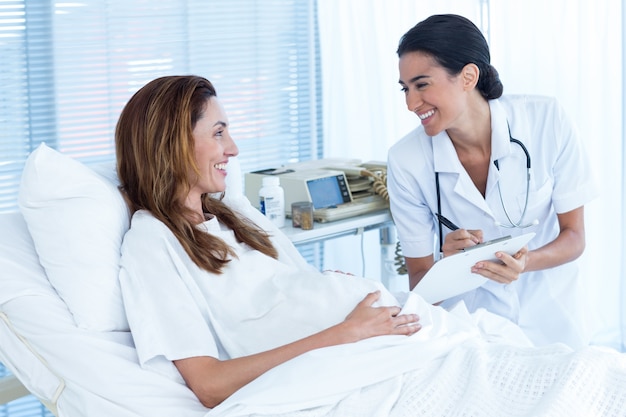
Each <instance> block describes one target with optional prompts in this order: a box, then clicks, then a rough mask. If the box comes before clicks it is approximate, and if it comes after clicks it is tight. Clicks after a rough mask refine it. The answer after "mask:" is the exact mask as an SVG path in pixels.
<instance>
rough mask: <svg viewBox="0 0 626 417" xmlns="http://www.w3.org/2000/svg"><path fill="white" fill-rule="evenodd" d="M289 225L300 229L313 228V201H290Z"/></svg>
mask: <svg viewBox="0 0 626 417" xmlns="http://www.w3.org/2000/svg"><path fill="white" fill-rule="evenodd" d="M291 225H292V226H293V227H300V228H302V230H311V229H313V203H311V202H309V201H298V202H295V203H291Z"/></svg>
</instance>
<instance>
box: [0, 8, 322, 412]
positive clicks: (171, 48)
mask: <svg viewBox="0 0 626 417" xmlns="http://www.w3.org/2000/svg"><path fill="white" fill-rule="evenodd" d="M319 66H320V63H319V46H318V40H317V28H316V16H315V2H314V1H313V0H274V1H271V2H269V1H263V0H229V1H228V2H226V1H219V0H170V1H167V2H154V1H150V0H106V1H102V0H97V1H90V0H83V1H80V0H79V1H74V2H56V1H30V0H29V1H26V0H22V1H15V0H0V85H2V88H1V89H0V212H7V211H13V210H17V195H18V188H19V181H20V173H21V171H22V169H23V166H24V162H25V160H26V158H27V157H28V154H29V153H30V152H31V151H32V150H33V149H34V148H36V147H37V146H38V145H39V144H40V143H41V142H46V144H47V145H48V146H51V147H53V148H56V149H58V150H59V151H61V152H63V153H65V154H67V155H70V156H72V157H74V158H76V159H78V160H80V161H81V162H83V163H85V164H88V165H89V164H95V163H101V162H106V161H111V160H113V159H114V158H115V147H114V140H113V134H114V130H115V124H116V122H117V118H118V115H119V113H120V111H121V110H122V108H123V106H124V104H125V103H126V101H127V100H128V99H129V98H130V97H131V95H132V94H133V93H134V92H135V91H137V89H139V88H140V87H141V86H143V85H144V84H146V83H147V82H148V81H150V80H152V79H154V78H157V77H159V76H163V75H173V74H196V75H201V76H204V77H206V78H208V79H209V80H211V82H213V83H214V84H215V87H216V89H217V92H218V96H219V97H220V100H221V102H222V104H223V105H224V107H225V109H226V112H227V114H228V116H229V119H230V123H231V134H232V135H233V137H234V138H235V140H236V141H237V144H238V146H239V148H240V155H241V156H240V160H241V167H242V170H244V171H251V170H255V169H261V168H268V167H277V166H280V165H282V164H284V163H287V162H297V161H299V160H307V159H317V158H320V157H321V156H322V146H321V143H322V142H321V131H322V130H321V117H320V114H321V100H320V95H321V86H320V82H319V81H320V71H319ZM302 252H303V255H305V256H307V253H310V254H311V255H315V254H318V255H319V251H318V250H317V249H316V247H310V248H302ZM318 262H319V261H318ZM1 372H5V371H4V370H3V369H2V366H1V365H0V373H1ZM24 404H25V405H24ZM44 415H46V416H47V415H50V414H49V413H47V412H45V410H44V409H43V407H42V406H41V405H40V404H39V403H38V402H36V401H35V400H34V399H30V400H27V401H26V402H24V400H18V401H15V402H13V403H11V404H9V405H7V406H0V416H7V417H18V416H19V417H27V416H44Z"/></svg>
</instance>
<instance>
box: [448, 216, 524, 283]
mask: <svg viewBox="0 0 626 417" xmlns="http://www.w3.org/2000/svg"><path fill="white" fill-rule="evenodd" d="M437 218H438V219H439V221H440V222H441V224H442V225H444V226H446V227H447V228H448V229H450V230H451V232H450V233H448V234H446V236H445V238H444V241H443V245H442V247H441V249H442V252H443V256H444V257H445V256H451V255H454V254H456V253H458V252H459V251H462V250H464V249H465V248H469V247H472V246H476V245H478V244H479V243H482V242H483V231H482V230H480V229H476V230H469V229H461V228H460V227H459V226H457V225H456V224H454V223H452V222H451V221H450V220H449V219H447V218H446V217H444V216H442V215H440V214H437ZM495 255H496V257H497V258H498V260H499V261H498V262H493V261H487V260H485V261H480V262H477V263H476V264H475V265H474V266H473V267H472V272H473V273H475V274H480V275H482V276H484V277H485V278H489V279H491V280H493V281H496V282H499V283H501V284H510V283H511V282H513V281H516V280H517V279H518V278H519V276H520V274H521V273H522V272H524V268H525V267H526V264H527V260H528V246H524V247H523V248H522V249H520V250H519V251H517V252H516V253H515V254H513V255H509V254H508V253H506V252H496V254H495Z"/></svg>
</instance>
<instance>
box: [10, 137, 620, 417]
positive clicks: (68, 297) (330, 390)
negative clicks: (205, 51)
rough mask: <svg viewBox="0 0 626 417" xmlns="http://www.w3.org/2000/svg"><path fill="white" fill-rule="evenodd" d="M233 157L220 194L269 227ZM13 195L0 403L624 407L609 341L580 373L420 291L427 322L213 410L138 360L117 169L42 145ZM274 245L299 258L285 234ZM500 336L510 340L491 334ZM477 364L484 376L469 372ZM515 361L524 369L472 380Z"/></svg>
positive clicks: (425, 411)
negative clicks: (125, 278) (122, 269)
mask: <svg viewBox="0 0 626 417" xmlns="http://www.w3.org/2000/svg"><path fill="white" fill-rule="evenodd" d="M229 166H230V168H229V173H230V175H229V176H228V186H227V193H226V197H225V201H226V202H227V204H229V205H231V207H233V208H235V209H236V210H239V211H241V212H242V213H243V214H245V215H247V216H249V217H251V218H252V219H253V220H254V221H256V222H257V223H259V224H260V225H261V226H262V227H264V228H266V229H268V230H270V232H272V233H274V232H276V229H275V228H274V226H273V225H272V223H271V222H269V221H268V220H267V219H265V218H264V217H263V216H262V215H261V214H260V213H259V212H258V210H255V209H254V208H253V207H252V206H251V205H250V203H249V202H248V201H247V199H245V197H244V196H243V192H242V191H241V175H240V173H239V166H238V163H237V160H236V159H231V163H230V164H229ZM20 206H21V208H22V210H21V212H13V213H7V214H1V215H0V341H1V343H0V362H2V363H3V364H4V365H5V366H6V367H7V368H8V369H9V370H10V371H11V372H12V373H13V374H14V376H10V377H5V378H2V379H1V380H0V403H6V402H8V401H10V400H13V399H15V398H19V397H21V396H23V395H25V394H27V393H32V394H33V395H34V396H35V397H37V398H38V399H39V400H40V401H41V402H42V403H43V404H44V405H45V406H46V407H47V408H48V409H49V410H50V411H51V412H52V413H53V414H54V415H56V416H58V417H79V416H90V417H94V416H95V417H99V416H103V417H104V416H116V417H139V416H151V417H159V416H164V417H165V416H167V417H170V416H177V417H187V416H188V417H194V416H198V417H199V416H249V415H255V416H256V415H259V416H261V415H265V416H278V415H281V416H283V415H284V416H291V417H295V416H300V417H302V416H326V415H331V414H332V415H338V416H342V415H345V416H352V415H360V416H384V415H394V416H395V415H397V416H410V415H415V414H414V410H416V409H418V406H419V410H420V415H425V416H445V415H460V414H458V413H459V412H460V410H465V413H464V414H463V415H468V416H470V415H476V416H479V415H480V416H496V415H497V416H501V415H502V414H501V413H502V410H503V409H506V410H507V411H510V413H509V415H527V416H540V415H568V416H576V415H580V416H583V415H601V416H616V417H617V416H620V415H621V416H624V415H626V412H625V413H622V412H623V411H624V410H626V358H624V357H623V356H622V355H619V354H618V353H617V352H606V353H605V354H603V353H598V352H597V351H596V350H592V351H589V352H587V351H585V352H583V353H584V355H583V356H580V357H578V356H577V359H578V361H577V363H578V368H580V369H581V370H582V371H584V372H582V371H581V372H582V373H581V374H580V375H578V374H576V373H574V374H572V375H569V374H567V372H566V370H567V369H569V368H568V366H569V365H570V362H571V361H570V360H569V359H568V358H569V356H568V355H573V353H572V352H571V351H570V350H569V349H568V348H566V347H564V346H560V345H557V346H551V347H547V348H545V349H542V350H540V351H537V350H534V349H531V348H530V347H528V345H527V344H525V343H524V340H523V338H522V337H519V339H516V338H517V337H518V336H519V335H518V334H517V333H515V330H514V329H513V328H510V327H507V326H505V325H504V324H503V322H500V321H497V320H496V321H489V320H483V319H481V318H480V317H477V315H472V316H471V320H470V321H468V320H466V318H467V317H469V316H468V315H467V314H468V313H467V312H464V311H462V308H461V309H460V310H459V311H453V314H449V313H447V312H445V313H444V312H443V310H442V309H440V308H438V307H432V306H427V307H428V308H426V307H424V306H423V305H422V304H420V301H419V299H418V300H417V301H416V300H415V299H412V300H413V302H414V303H417V304H415V305H414V306H413V308H416V309H418V310H419V309H420V308H421V311H420V313H421V315H422V317H421V320H422V324H423V326H424V327H423V329H422V331H420V332H418V333H417V334H416V335H414V336H412V337H411V338H404V337H403V336H398V338H403V339H402V341H401V340H400V339H394V337H393V336H390V337H388V338H392V339H388V338H385V339H383V338H373V339H368V340H366V341H365V342H364V343H358V344H350V345H349V346H346V345H341V346H336V347H332V348H325V349H320V350H317V351H312V352H309V353H308V354H305V355H301V356H300V357H298V358H295V359H294V360H292V361H289V362H287V363H286V364H283V365H281V366H279V367H277V368H275V369H273V370H271V371H269V372H267V373H266V374H264V375H262V376H261V377H260V378H258V379H257V380H255V381H253V382H252V383H250V384H248V385H247V386H245V387H244V388H243V389H241V390H240V391H239V392H237V393H235V394H234V395H233V396H231V397H230V398H229V399H228V400H227V401H225V403H223V404H222V405H221V406H219V407H217V408H215V409H213V410H209V409H207V408H205V407H203V406H202V405H201V404H200V402H199V401H198V400H197V398H196V397H195V395H194V394H193V393H192V392H191V391H190V390H189V389H188V388H187V387H186V385H185V384H184V383H182V382H181V381H174V380H172V379H170V378H168V377H165V376H163V375H160V374H158V373H156V372H153V371H149V370H146V369H143V368H142V367H141V366H140V365H139V362H138V359H137V353H136V351H135V348H134V346H133V341H132V336H131V333H130V331H129V330H128V325H127V323H126V322H125V315H124V312H123V306H122V304H121V298H120V296H119V288H118V287H117V282H116V272H117V268H118V258H119V244H120V243H121V239H122V237H123V234H124V232H125V230H126V228H127V227H128V222H129V217H128V212H127V209H126V206H125V204H124V202H123V200H122V198H121V196H120V195H119V192H118V191H117V188H116V179H115V172H114V169H113V167H112V166H111V165H105V166H101V167H97V168H96V169H90V168H87V167H86V166H84V165H82V164H80V163H78V162H77V161H74V160H71V159H70V158H68V157H66V156H64V155H62V154H60V153H58V152H56V151H53V150H51V149H50V148H47V147H45V145H42V146H41V147H40V148H38V149H37V150H36V151H34V152H33V153H32V154H31V156H30V157H29V159H28V161H27V163H26V167H25V170H24V174H23V177H22V185H21V190H20ZM279 235H280V234H279ZM278 243H279V244H280V245H281V246H282V247H283V249H284V250H286V251H288V252H289V253H291V254H292V255H293V257H294V259H295V260H296V262H305V261H304V260H303V259H301V257H300V256H299V254H298V253H297V250H296V249H295V247H293V245H292V244H291V243H290V242H289V241H288V239H287V238H286V237H281V236H279V240H278ZM94 277H95V278H97V279H93V278H94ZM103 282H104V284H103ZM409 300H411V298H409ZM408 304H409V302H407V303H406V305H405V308H408V307H407V306H408ZM488 316H489V315H488V314H487V313H484V314H483V317H482V318H485V317H487V318H488ZM457 317H458V319H457ZM461 318H463V319H461ZM477 335H481V337H480V338H478V336H477ZM485 335H487V336H488V337H484V336H485ZM409 339H410V340H409ZM479 339H480V340H479ZM390 340H391V341H393V343H390ZM485 340H487V341H488V342H490V343H486V342H485ZM502 340H508V341H510V342H511V343H513V340H519V343H517V342H516V345H517V346H519V348H516V349H517V350H514V351H511V350H510V349H508V348H506V347H503V346H502V345H501V344H499V343H491V342H494V341H502ZM476 363H480V364H482V365H481V366H477V367H474V368H473V369H469V368H468V366H469V364H476ZM494 364H495V365H497V366H499V367H501V368H497V369H496V368H494V366H495V365H494ZM515 364H522V365H519V366H520V367H519V368H518V367H516V366H518V365H515ZM581 364H582V365H581ZM483 368H484V369H486V370H488V374H489V375H491V376H488V375H486V374H485V375H482V374H481V375H477V369H483ZM398 369H402V371H403V372H407V373H406V374H402V375H398V371H397V370H398ZM520 369H521V370H523V371H524V372H525V373H526V374H527V375H531V376H532V377H533V378H534V379H533V380H524V373H520V374H519V378H517V377H516V378H511V380H508V379H507V380H506V381H507V384H508V385H506V386H505V385H503V384H502V383H498V384H495V383H494V384H492V385H493V386H494V387H497V389H493V387H492V385H489V389H487V388H483V385H481V383H480V381H481V378H487V377H489V378H492V376H493V375H503V376H505V377H506V376H510V375H511V372H517V371H519V370H520ZM559 372H560V374H563V375H565V377H567V379H566V380H565V382H563V384H565V385H564V386H565V387H567V389H565V388H563V387H561V391H560V392H551V393H550V395H544V396H542V397H541V401H542V402H540V403H539V405H537V401H535V400H534V399H529V397H530V396H532V395H533V392H534V393H535V394H536V393H537V392H539V391H541V390H542V389H544V390H545V389H547V388H545V387H548V388H549V387H550V386H551V384H554V381H561V380H560V379H558V378H557V377H555V375H556V374H559ZM560 374H559V375H560ZM581 376H582V377H584V378H585V381H586V382H585V383H584V384H576V381H578V379H579V378H580V377H581ZM539 377H541V378H539ZM517 379H519V381H518V380H517ZM470 381H471V382H470ZM485 386H487V385H485ZM406 387H415V388H416V393H415V395H414V394H413V393H411V392H409V391H407V390H406V389H405V388H406ZM502 387H504V388H505V389H506V392H501V390H502V389H503V388H502ZM529 389H530V390H531V391H532V390H535V391H532V392H529V391H528V390H529ZM476 390H478V391H476ZM407 392H408V393H409V394H411V395H409V396H407ZM409 397H410V398H409ZM531 400H532V401H531ZM587 400H588V401H587ZM533 401H534V402H533ZM607 401H609V402H610V403H608V405H607ZM531 403H532V404H531ZM397 404H400V405H402V406H403V407H404V408H399V407H398V406H397ZM403 404H404V405H403ZM525 407H526V408H525ZM391 409H393V410H394V411H393V413H391V412H390V411H389V410H391ZM472 410H478V411H472ZM526 410H529V411H528V412H527V413H526ZM598 410H600V411H598ZM524 413H526V414H524ZM555 413H556V414H555ZM563 413H564V414H563ZM620 413H622V414H620Z"/></svg>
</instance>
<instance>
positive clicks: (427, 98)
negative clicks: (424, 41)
mask: <svg viewBox="0 0 626 417" xmlns="http://www.w3.org/2000/svg"><path fill="white" fill-rule="evenodd" d="M399 68H400V81H399V82H400V85H401V86H402V90H403V91H404V93H405V99H406V104H407V107H408V109H409V111H412V112H414V113H415V114H417V117H419V118H420V120H421V121H422V125H423V126H424V130H425V131H426V134H427V135H429V136H435V135H437V134H438V133H440V132H442V131H444V130H447V129H450V128H453V127H455V123H456V122H457V121H458V120H459V118H460V116H461V115H462V114H463V113H464V112H465V110H466V101H465V100H466V94H465V92H464V86H463V83H462V77H460V76H451V75H450V74H449V73H448V72H447V71H446V69H445V68H443V67H442V66H441V65H439V64H438V63H437V61H435V59H434V58H432V57H431V56H430V55H428V54H425V53H423V52H407V53H405V54H403V55H402V56H401V57H400V62H399Z"/></svg>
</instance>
